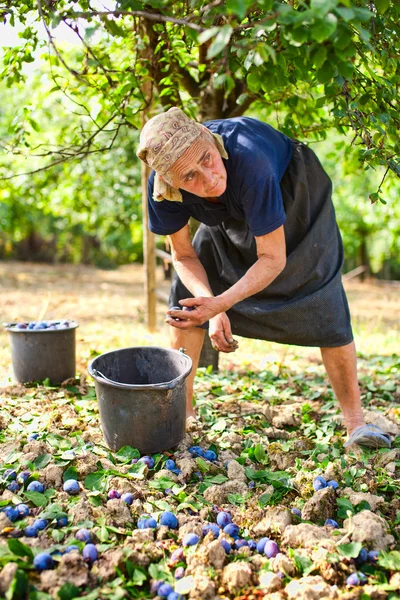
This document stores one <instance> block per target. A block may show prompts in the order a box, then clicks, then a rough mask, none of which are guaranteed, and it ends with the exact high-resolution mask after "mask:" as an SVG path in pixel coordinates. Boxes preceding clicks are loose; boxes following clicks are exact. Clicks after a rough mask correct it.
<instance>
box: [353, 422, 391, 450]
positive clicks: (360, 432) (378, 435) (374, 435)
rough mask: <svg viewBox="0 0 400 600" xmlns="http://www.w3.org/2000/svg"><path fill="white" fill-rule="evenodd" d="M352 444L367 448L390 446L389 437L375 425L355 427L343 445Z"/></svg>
mask: <svg viewBox="0 0 400 600" xmlns="http://www.w3.org/2000/svg"><path fill="white" fill-rule="evenodd" d="M352 444H357V445H358V446H366V447H367V448H390V446H391V437H390V435H389V434H388V433H385V432H384V431H382V429H381V428H380V427H378V426H377V425H371V424H368V425H360V427H356V429H355V430H354V431H353V433H352V434H351V436H350V437H349V439H348V440H347V442H346V443H345V445H344V446H345V447H347V446H351V445H352Z"/></svg>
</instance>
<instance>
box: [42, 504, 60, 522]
mask: <svg viewBox="0 0 400 600" xmlns="http://www.w3.org/2000/svg"><path fill="white" fill-rule="evenodd" d="M66 516H67V513H66V512H64V511H63V509H62V508H61V506H60V505H59V504H49V505H48V506H47V508H45V509H44V510H42V512H41V513H40V518H41V519H48V520H49V521H53V519H59V518H60V517H66Z"/></svg>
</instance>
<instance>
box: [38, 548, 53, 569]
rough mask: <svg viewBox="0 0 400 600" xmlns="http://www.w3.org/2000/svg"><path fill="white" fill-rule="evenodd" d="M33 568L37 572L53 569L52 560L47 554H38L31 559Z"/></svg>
mask: <svg viewBox="0 0 400 600" xmlns="http://www.w3.org/2000/svg"><path fill="white" fill-rule="evenodd" d="M33 566H34V567H35V568H36V569H37V570H38V571H47V570H48V569H53V567H54V560H53V558H52V556H51V555H50V554H48V553H47V552H40V554H37V555H36V556H35V558H34V559H33Z"/></svg>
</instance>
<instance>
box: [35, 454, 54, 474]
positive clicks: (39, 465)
mask: <svg viewBox="0 0 400 600" xmlns="http://www.w3.org/2000/svg"><path fill="white" fill-rule="evenodd" d="M52 460H53V457H52V455H51V454H41V455H40V456H38V457H37V458H35V460H34V461H33V463H32V464H33V466H34V467H35V471H40V470H41V469H44V467H46V466H47V465H48V464H49V463H50V462H51V461H52Z"/></svg>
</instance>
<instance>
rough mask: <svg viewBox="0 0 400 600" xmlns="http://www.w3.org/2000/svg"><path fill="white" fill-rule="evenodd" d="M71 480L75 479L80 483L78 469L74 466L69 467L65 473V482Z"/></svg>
mask: <svg viewBox="0 0 400 600" xmlns="http://www.w3.org/2000/svg"><path fill="white" fill-rule="evenodd" d="M69 479H75V481H78V469H77V468H76V467H74V466H71V467H68V469H66V470H65V471H64V473H63V481H64V482H65V481H68V480H69Z"/></svg>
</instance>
